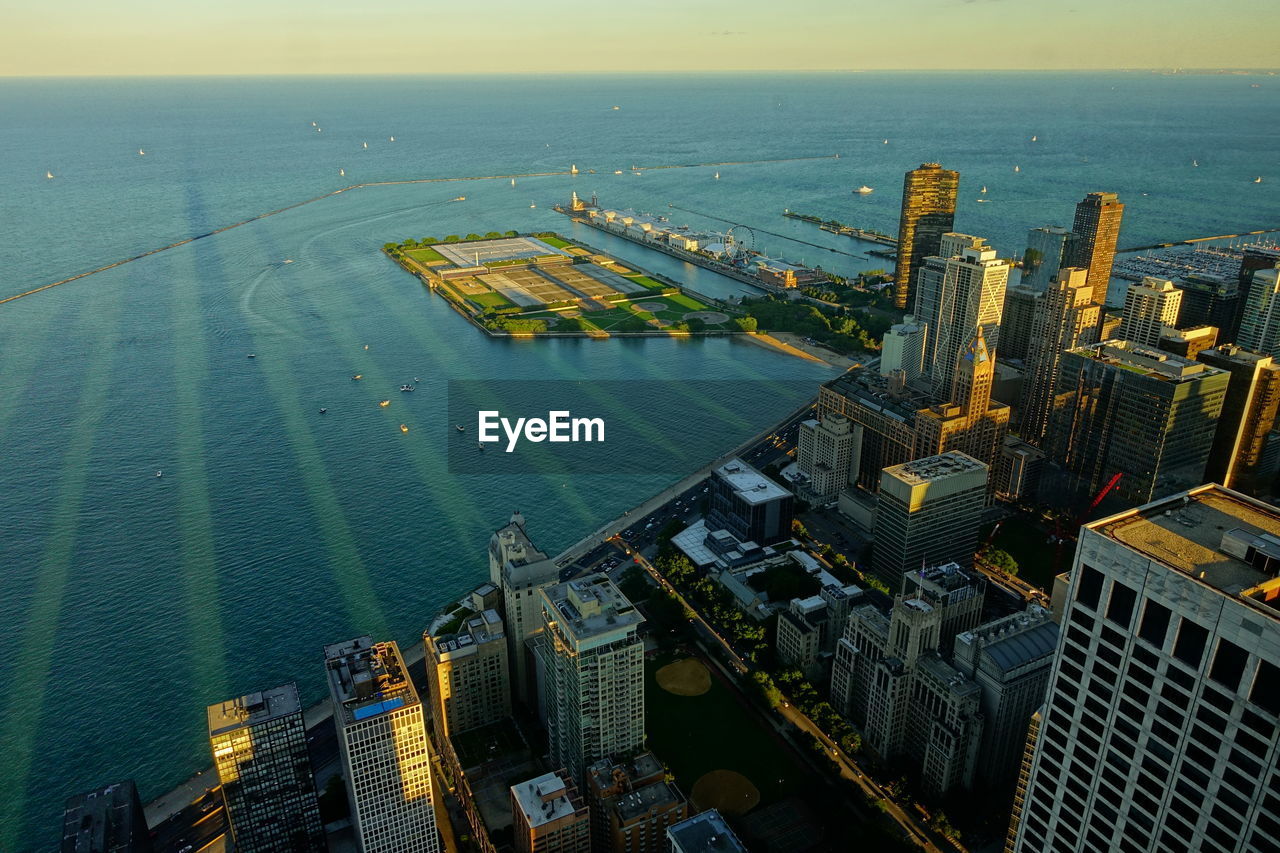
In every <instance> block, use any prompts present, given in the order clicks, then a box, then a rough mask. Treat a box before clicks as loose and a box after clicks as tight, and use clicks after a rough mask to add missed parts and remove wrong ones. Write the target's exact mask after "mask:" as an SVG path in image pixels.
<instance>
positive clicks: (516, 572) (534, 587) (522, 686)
mask: <svg viewBox="0 0 1280 853" xmlns="http://www.w3.org/2000/svg"><path fill="white" fill-rule="evenodd" d="M524 525H525V521H524V515H523V514H521V513H520V511H519V510H516V512H515V513H514V514H513V515H512V516H511V521H510V522H508V524H507V526H506V527H503V528H501V529H500V530H498V531H496V532H495V533H494V534H493V536H491V537H489V580H490V582H491V583H492V584H493V585H494V586H496V587H498V588H499V589H500V590H502V618H503V623H504V624H505V626H506V632H507V651H508V654H509V656H510V660H509V663H510V668H511V695H512V698H513V699H515V701H517V702H522V703H524V704H526V705H530V704H531V703H532V701H533V698H532V697H533V686H532V685H533V682H532V677H531V673H530V672H529V659H528V651H527V643H528V641H529V638H530V637H532V636H533V635H534V634H536V633H537V632H538V631H539V630H540V629H541V628H542V609H541V608H542V605H541V603H540V602H539V599H538V591H539V590H540V589H542V588H543V587H547V586H550V585H551V584H553V583H555V582H556V581H558V580H559V579H560V572H559V570H557V569H556V564H555V561H554V560H552V559H551V558H550V557H548V556H547V555H546V554H544V553H543V552H542V551H539V550H538V549H537V548H536V547H534V544H533V542H532V541H531V540H530V539H529V535H528V533H526V532H525V528H524Z"/></svg>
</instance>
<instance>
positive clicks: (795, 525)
mask: <svg viewBox="0 0 1280 853" xmlns="http://www.w3.org/2000/svg"><path fill="white" fill-rule="evenodd" d="M791 532H792V533H794V534H795V535H797V536H803V537H805V538H806V539H807V538H808V537H809V528H807V527H805V526H804V522H802V521H801V520H800V519H798V518H793V519H791Z"/></svg>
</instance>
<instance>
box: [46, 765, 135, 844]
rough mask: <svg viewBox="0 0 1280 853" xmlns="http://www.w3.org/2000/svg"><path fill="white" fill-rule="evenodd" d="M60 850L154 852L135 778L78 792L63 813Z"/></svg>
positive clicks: (68, 801) (67, 803)
mask: <svg viewBox="0 0 1280 853" xmlns="http://www.w3.org/2000/svg"><path fill="white" fill-rule="evenodd" d="M58 849H59V853H151V851H152V849H153V848H152V844H151V836H150V835H148V834H147V818H146V815H145V814H143V809H142V802H141V801H140V800H139V799H138V788H137V786H136V785H134V784H133V780H132V779H126V780H124V781H123V782H116V783H115V784H114V785H108V786H106V787H105V788H98V789H96V790H93V791H88V792H86V793H83V794H77V795H76V796H74V797H71V798H69V799H68V800H67V802H66V805H65V810H64V811H63V814H62V844H61V845H60V846H59V848H58Z"/></svg>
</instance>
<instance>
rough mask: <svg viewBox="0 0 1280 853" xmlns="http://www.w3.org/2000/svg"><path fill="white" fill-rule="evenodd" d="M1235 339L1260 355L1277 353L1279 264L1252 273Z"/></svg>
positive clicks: (1279, 345) (1279, 351)
mask: <svg viewBox="0 0 1280 853" xmlns="http://www.w3.org/2000/svg"><path fill="white" fill-rule="evenodd" d="M1236 337H1237V341H1236V343H1238V344H1240V346H1242V347H1244V348H1245V349H1247V350H1251V351H1253V352H1259V353H1262V354H1263V355H1271V356H1280V268H1277V269H1269V270H1258V271H1257V272H1255V273H1254V274H1253V286H1252V287H1251V288H1249V300H1248V302H1246V303H1245V307H1244V316H1243V317H1242V318H1241V320H1240V334H1239V335H1237V336H1236Z"/></svg>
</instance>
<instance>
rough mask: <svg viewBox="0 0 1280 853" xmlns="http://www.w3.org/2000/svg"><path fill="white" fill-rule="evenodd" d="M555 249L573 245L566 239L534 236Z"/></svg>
mask: <svg viewBox="0 0 1280 853" xmlns="http://www.w3.org/2000/svg"><path fill="white" fill-rule="evenodd" d="M536 239H538V240H541V241H542V242H544V243H546V244H547V245H548V246H551V247H552V248H555V249H568V248H571V247H572V246H573V244H572V243H570V242H569V241H568V240H561V239H560V238H559V237H538V238H536Z"/></svg>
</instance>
